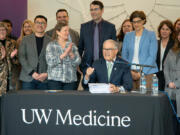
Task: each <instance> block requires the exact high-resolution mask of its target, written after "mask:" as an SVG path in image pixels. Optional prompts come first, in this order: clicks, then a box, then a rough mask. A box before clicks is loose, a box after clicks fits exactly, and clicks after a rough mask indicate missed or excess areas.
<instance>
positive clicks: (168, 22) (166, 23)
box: [158, 20, 175, 39]
mask: <svg viewBox="0 0 180 135" xmlns="http://www.w3.org/2000/svg"><path fill="white" fill-rule="evenodd" d="M164 25H166V26H167V27H168V28H169V29H170V30H171V34H170V36H169V37H170V38H172V39H174V38H175V34H174V27H173V23H172V22H171V21H170V20H163V21H162V22H161V23H160V24H159V26H158V37H159V38H161V33H160V31H161V28H162V27H163V26H164Z"/></svg>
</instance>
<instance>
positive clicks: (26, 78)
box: [19, 15, 51, 90]
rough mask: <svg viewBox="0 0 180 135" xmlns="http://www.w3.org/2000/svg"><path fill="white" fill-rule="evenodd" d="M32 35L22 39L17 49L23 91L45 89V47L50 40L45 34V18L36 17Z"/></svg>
mask: <svg viewBox="0 0 180 135" xmlns="http://www.w3.org/2000/svg"><path fill="white" fill-rule="evenodd" d="M34 24H35V25H34V29H35V32H34V34H31V35H28V36H26V37H24V38H23V40H22V42H21V44H20V47H19V61H20V64H21V66H22V69H21V73H20V80H21V81H22V89H23V90H33V89H42V90H43V89H44V90H45V89H47V82H46V79H47V76H48V75H47V63H46V58H45V56H46V46H47V44H48V43H49V42H50V41H51V38H50V37H49V36H47V35H46V34H45V29H46V26H47V18H46V17H44V16H42V15H38V16H36V17H35V19H34Z"/></svg>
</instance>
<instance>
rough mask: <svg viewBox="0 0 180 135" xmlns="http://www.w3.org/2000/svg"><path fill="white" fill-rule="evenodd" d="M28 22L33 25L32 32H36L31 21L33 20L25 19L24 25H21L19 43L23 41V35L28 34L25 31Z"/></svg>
mask: <svg viewBox="0 0 180 135" xmlns="http://www.w3.org/2000/svg"><path fill="white" fill-rule="evenodd" d="M26 23H28V24H30V25H31V28H32V32H34V23H33V22H32V21H31V20H28V19H27V20H24V22H23V24H22V26H21V34H20V36H19V38H18V40H17V42H18V44H20V42H21V41H22V39H23V37H24V36H26V35H25V33H24V25H25V24H26Z"/></svg>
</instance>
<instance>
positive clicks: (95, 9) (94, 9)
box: [90, 8, 100, 12]
mask: <svg viewBox="0 0 180 135" xmlns="http://www.w3.org/2000/svg"><path fill="white" fill-rule="evenodd" d="M99 9H100V8H91V9H90V11H91V12H92V11H98V10H99Z"/></svg>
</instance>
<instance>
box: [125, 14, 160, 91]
mask: <svg viewBox="0 0 180 135" xmlns="http://www.w3.org/2000/svg"><path fill="white" fill-rule="evenodd" d="M130 21H131V22H132V23H133V27H134V30H135V31H133V32H129V33H127V34H126V35H125V38H124V42H123V49H122V57H123V58H124V59H125V60H127V61H128V62H130V63H135V64H144V65H151V66H155V68H151V67H145V68H144V69H143V71H142V72H144V73H145V75H146V80H147V85H146V87H147V88H148V89H151V84H152V74H154V73H156V72H157V71H158V69H157V65H156V54H157V40H156V35H155V33H154V32H152V31H148V30H147V29H145V28H144V24H145V23H146V15H145V13H144V12H143V11H134V12H133V13H132V14H131V16H130ZM131 69H132V71H131V73H132V76H133V80H134V81H133V85H134V86H133V87H134V89H139V84H140V83H139V79H140V73H139V70H140V69H139V67H136V66H132V67H131Z"/></svg>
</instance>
